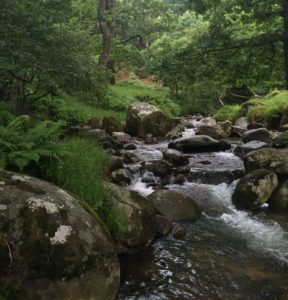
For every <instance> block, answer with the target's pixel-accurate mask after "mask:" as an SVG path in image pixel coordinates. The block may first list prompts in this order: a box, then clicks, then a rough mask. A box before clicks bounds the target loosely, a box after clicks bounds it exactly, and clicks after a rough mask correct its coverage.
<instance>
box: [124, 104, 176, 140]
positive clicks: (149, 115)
mask: <svg viewBox="0 0 288 300" xmlns="http://www.w3.org/2000/svg"><path fill="white" fill-rule="evenodd" d="M172 126H173V122H172V120H171V119H170V118H169V117H167V116H166V115H165V114H164V113H163V112H162V111H161V110H159V109H158V108H156V107H155V106H153V105H151V104H148V103H145V102H134V103H132V104H131V105H130V106H129V107H128V111H127V117H126V130H127V133H129V134H130V135H132V136H140V137H145V136H146V135H147V134H152V135H153V136H154V137H164V136H165V135H166V134H167V133H168V132H169V131H170V130H171V129H172Z"/></svg>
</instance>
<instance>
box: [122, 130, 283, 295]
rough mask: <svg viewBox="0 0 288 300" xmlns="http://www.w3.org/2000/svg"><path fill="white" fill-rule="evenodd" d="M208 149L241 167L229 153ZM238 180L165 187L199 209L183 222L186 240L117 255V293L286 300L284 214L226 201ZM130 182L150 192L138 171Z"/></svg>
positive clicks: (170, 240)
mask: <svg viewBox="0 0 288 300" xmlns="http://www.w3.org/2000/svg"><path fill="white" fill-rule="evenodd" d="M187 134H188V133H187ZM189 134H190V132H189ZM191 134H193V132H192V131H191ZM165 146H166V144H162V145H160V146H159V145H158V146H155V145H154V146H152V147H151V148H150V147H148V148H149V150H148V151H150V152H151V151H152V153H155V155H160V153H159V152H153V151H154V150H155V149H159V147H164V148H165ZM145 147H147V146H145ZM146 149H147V148H146ZM145 151H146V150H145V149H144V150H143V148H142V152H144V153H145ZM156 151H157V150H156ZM140 152H141V151H140ZM142 155H143V154H142ZM204 155H208V154H204ZM200 156H201V155H200ZM211 156H212V157H213V156H214V157H220V156H223V157H224V160H225V164H227V166H228V168H229V167H230V166H231V165H235V164H236V167H237V168H241V165H240V164H239V162H238V161H237V158H236V157H235V156H234V155H233V154H231V153H227V154H225V153H222V154H215V153H214V154H213V153H212V154H211ZM143 157H145V158H146V156H145V155H143ZM147 157H148V158H149V155H147ZM206 158H207V159H209V155H208V156H207V157H206ZM210 158H211V157H210ZM220 160H221V159H220ZM194 164H195V160H194V158H192V165H194ZM236 183H237V181H234V182H233V183H232V184H226V183H222V184H218V185H208V184H201V183H200V182H187V183H186V184H184V185H182V186H180V185H170V186H167V188H169V189H174V190H178V191H180V192H182V193H185V194H188V195H190V196H192V198H194V199H195V200H196V201H197V202H198V203H199V204H200V205H201V206H202V208H203V211H204V213H203V216H202V218H201V219H200V220H199V221H197V222H196V223H185V224H183V226H184V227H185V228H186V230H187V237H186V239H185V241H179V240H175V239H173V238H172V237H165V238H161V239H158V240H156V241H155V243H154V244H153V245H152V246H151V247H150V248H149V249H147V250H146V251H144V252H142V253H140V254H136V255H132V256H131V255H129V256H127V257H122V258H121V265H122V286H121V289H120V292H119V298H118V299H119V300H122V299H123V300H124V299H125V300H134V299H135V300H136V299H139V300H140V299H141V300H142V299H143V300H144V299H145V300H146V299H151V300H158V299H161V300H165V299H169V300H170V299H171V300H174V299H180V300H182V299H183V300H185V299H187V300H188V299H189V300H190V299H197V300H202V299H203V300H204V299H205V300H217V299H219V300H220V299H221V300H232V299H233V300H238V299H239V300H242V299H243V300H244V299H246V300H265V299H267V300H270V299H271V300H272V299H273V300H288V218H287V216H281V215H277V214H274V213H271V212H269V211H268V210H267V209H266V208H263V209H262V210H261V212H257V213H255V214H252V213H248V212H245V211H239V210H236V209H235V207H234V206H233V204H232V202H231V195H232V192H233V190H234V188H235V185H236ZM131 188H132V189H134V190H138V191H139V192H141V193H142V194H143V195H148V194H149V193H151V192H153V189H152V188H151V187H150V188H147V187H146V186H145V184H143V183H142V182H141V180H139V178H136V179H135V180H134V185H133V187H131Z"/></svg>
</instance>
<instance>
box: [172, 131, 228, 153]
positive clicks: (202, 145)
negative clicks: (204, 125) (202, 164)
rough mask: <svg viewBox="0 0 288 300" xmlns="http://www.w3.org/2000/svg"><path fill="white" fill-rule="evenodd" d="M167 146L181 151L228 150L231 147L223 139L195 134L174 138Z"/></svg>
mask: <svg viewBox="0 0 288 300" xmlns="http://www.w3.org/2000/svg"><path fill="white" fill-rule="evenodd" d="M168 147H169V148H172V149H177V150H180V151H183V152H197V151H199V152H201V151H202V152H206V151H207V152H208V151H222V150H228V149H230V148H231V145H230V144H229V143H228V142H226V141H225V140H221V141H217V140H215V139H212V138H211V137H210V136H206V135H196V136H192V137H187V138H186V137H183V138H179V139H176V140H174V141H173V142H171V143H169V146H168Z"/></svg>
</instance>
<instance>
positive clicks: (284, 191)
mask: <svg viewBox="0 0 288 300" xmlns="http://www.w3.org/2000/svg"><path fill="white" fill-rule="evenodd" d="M269 204H270V207H271V208H273V209H276V210H280V211H286V212H287V211H288V180H286V181H285V182H284V183H283V184H281V185H279V186H278V188H277V189H276V191H275V192H274V193H273V195H272V197H271V199H270V200H269Z"/></svg>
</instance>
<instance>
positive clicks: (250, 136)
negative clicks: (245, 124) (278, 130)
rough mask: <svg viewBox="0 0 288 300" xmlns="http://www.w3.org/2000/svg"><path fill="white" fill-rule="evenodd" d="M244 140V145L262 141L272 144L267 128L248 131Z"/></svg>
mask: <svg viewBox="0 0 288 300" xmlns="http://www.w3.org/2000/svg"><path fill="white" fill-rule="evenodd" d="M242 140H243V142H244V143H249V142H252V141H261V142H264V143H267V144H272V138H271V135H270V132H269V130H267V129H266V128H258V129H252V130H248V131H246V132H245V133H244V134H243V136H242Z"/></svg>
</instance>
